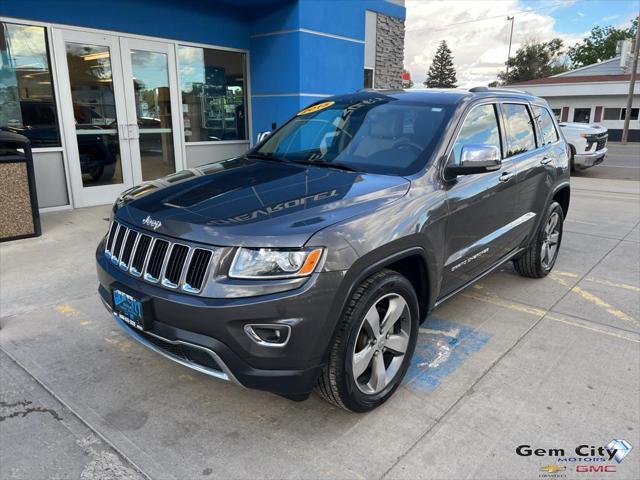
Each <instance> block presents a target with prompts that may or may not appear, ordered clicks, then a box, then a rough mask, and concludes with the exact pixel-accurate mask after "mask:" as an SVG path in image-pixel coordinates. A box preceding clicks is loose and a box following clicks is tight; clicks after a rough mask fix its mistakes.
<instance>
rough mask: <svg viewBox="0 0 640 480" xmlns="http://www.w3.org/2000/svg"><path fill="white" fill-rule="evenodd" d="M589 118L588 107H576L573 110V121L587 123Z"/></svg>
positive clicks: (589, 110) (589, 111)
mask: <svg viewBox="0 0 640 480" xmlns="http://www.w3.org/2000/svg"><path fill="white" fill-rule="evenodd" d="M590 118H591V109H590V108H576V109H574V110H573V121H574V122H578V123H589V119H590Z"/></svg>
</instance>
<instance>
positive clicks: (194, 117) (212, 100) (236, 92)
mask: <svg viewBox="0 0 640 480" xmlns="http://www.w3.org/2000/svg"><path fill="white" fill-rule="evenodd" d="M178 62H179V65H180V86H181V89H182V114H183V117H184V136H185V139H186V141H187V142H207V141H220V140H246V139H247V126H246V115H245V105H246V98H245V96H246V91H245V75H244V71H245V69H244V64H245V55H244V53H239V52H227V51H223V50H212V49H208V48H197V47H184V46H179V47H178Z"/></svg>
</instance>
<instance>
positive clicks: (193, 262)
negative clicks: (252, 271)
mask: <svg viewBox="0 0 640 480" xmlns="http://www.w3.org/2000/svg"><path fill="white" fill-rule="evenodd" d="M104 253H105V256H106V257H107V258H108V259H110V260H111V262H112V263H113V264H115V265H118V266H119V267H120V268H121V269H122V270H124V271H126V272H127V273H129V274H130V275H132V276H134V277H142V278H143V279H144V280H145V281H147V282H149V283H154V284H158V283H159V284H160V285H162V286H163V287H165V288H171V289H174V290H175V289H180V290H182V291H184V292H187V293H191V294H197V293H200V292H201V291H202V288H203V286H204V283H205V281H206V278H207V275H208V273H209V269H210V267H211V264H212V260H213V258H214V250H213V249H207V248H200V247H197V246H190V245H187V244H184V243H181V242H172V241H170V240H168V239H164V238H160V237H156V236H154V235H152V234H150V233H148V232H146V231H144V230H143V231H139V230H137V229H133V228H129V227H126V226H125V225H123V224H121V223H119V222H118V221H115V220H114V221H112V222H111V225H110V226H109V230H108V233H107V238H106V241H105V248H104ZM138 267H139V269H138ZM155 274H157V276H156V275H155Z"/></svg>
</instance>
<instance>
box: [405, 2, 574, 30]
mask: <svg viewBox="0 0 640 480" xmlns="http://www.w3.org/2000/svg"><path fill="white" fill-rule="evenodd" d="M563 5H565V6H566V5H567V3H566V2H560V3H554V4H553V5H547V6H546V7H540V8H532V9H530V10H516V11H515V12H513V13H503V14H502V15H493V16H491V17H484V18H476V19H475V20H466V21H464V22H457V23H449V24H447V25H440V26H439V27H438V28H431V27H420V28H415V29H412V30H407V33H413V32H420V31H422V30H427V29H429V30H430V31H432V32H439V31H441V30H447V29H448V28H449V27H455V26H458V25H466V24H468V23H475V22H484V21H486V20H494V19H496V18H504V17H505V16H513V15H515V14H516V13H521V14H526V13H533V12H539V11H540V10H547V9H549V8H555V7H560V6H563Z"/></svg>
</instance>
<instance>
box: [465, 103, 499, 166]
mask: <svg viewBox="0 0 640 480" xmlns="http://www.w3.org/2000/svg"><path fill="white" fill-rule="evenodd" d="M471 144H473V145H493V146H495V147H497V148H498V150H500V151H502V147H501V145H500V131H499V129H498V121H497V119H496V112H495V108H494V106H493V105H480V106H478V107H476V108H474V109H473V110H471V112H470V113H469V115H467V118H466V119H465V120H464V124H463V125H462V128H461V129H460V133H459V134H458V138H457V139H456V143H455V144H454V146H453V155H454V159H455V162H456V163H459V162H460V154H461V153H462V147H464V146H465V145H471Z"/></svg>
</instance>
